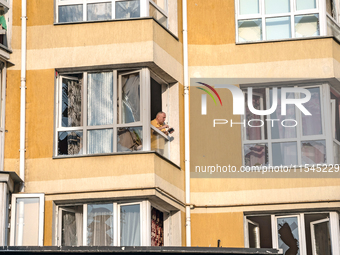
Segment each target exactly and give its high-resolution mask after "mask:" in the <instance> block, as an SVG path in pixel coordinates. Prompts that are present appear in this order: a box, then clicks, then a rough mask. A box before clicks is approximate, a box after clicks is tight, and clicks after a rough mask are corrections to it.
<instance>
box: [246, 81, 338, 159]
mask: <svg viewBox="0 0 340 255" xmlns="http://www.w3.org/2000/svg"><path fill="white" fill-rule="evenodd" d="M294 87H300V88H305V89H308V88H315V87H318V88H319V91H320V106H321V122H322V123H321V127H322V131H323V132H322V134H321V135H310V136H303V135H302V117H301V116H302V113H301V111H300V110H299V109H297V108H296V107H295V118H296V120H297V121H298V125H297V126H296V138H283V139H272V138H271V122H270V121H267V123H265V124H264V125H266V128H267V139H264V138H263V139H261V140H247V139H246V127H243V125H240V126H241V137H242V164H243V165H244V166H245V154H244V146H245V145H247V144H266V145H267V148H268V165H270V166H274V164H273V153H272V144H273V143H287V142H296V143H297V156H298V164H297V165H298V166H301V165H302V151H301V147H302V145H301V143H302V142H304V141H319V140H324V141H325V146H326V162H325V163H322V164H333V163H334V157H333V135H332V134H333V133H332V125H326V123H331V105H330V103H329V104H328V103H327V102H330V85H329V84H327V83H322V84H318V85H310V86H306V85H303V84H302V85H299V86H294ZM259 88H260V87H259ZM261 88H265V93H266V102H264V104H263V105H264V106H265V107H266V105H270V98H269V89H271V88H273V87H268V86H266V87H261ZM245 92H246V91H245V88H244V90H243V93H245ZM295 98H297V94H295ZM245 103H246V102H245ZM246 107H247V106H246ZM278 107H280V106H279V105H278ZM267 108H268V107H266V109H267ZM267 119H270V115H269V116H268V115H267ZM243 121H245V117H244V116H241V123H242V122H243ZM246 124H247V123H246ZM315 165H316V164H315Z"/></svg>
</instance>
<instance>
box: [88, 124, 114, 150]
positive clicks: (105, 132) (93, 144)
mask: <svg viewBox="0 0 340 255" xmlns="http://www.w3.org/2000/svg"><path fill="white" fill-rule="evenodd" d="M112 141H113V129H99V130H89V131H88V142H87V144H88V146H87V153H88V154H95V153H110V152H112V151H113V142H112Z"/></svg>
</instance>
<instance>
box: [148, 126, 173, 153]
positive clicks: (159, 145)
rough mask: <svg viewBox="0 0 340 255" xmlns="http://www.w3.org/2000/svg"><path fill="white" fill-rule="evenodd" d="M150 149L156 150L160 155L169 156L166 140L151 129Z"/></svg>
mask: <svg viewBox="0 0 340 255" xmlns="http://www.w3.org/2000/svg"><path fill="white" fill-rule="evenodd" d="M151 150H152V151H157V152H158V153H159V154H161V155H162V156H164V157H166V158H169V145H168V140H166V139H165V138H164V137H163V136H161V135H160V134H158V133H157V132H156V131H154V130H153V129H151Z"/></svg>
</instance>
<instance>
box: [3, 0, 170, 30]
mask: <svg viewBox="0 0 340 255" xmlns="http://www.w3.org/2000/svg"><path fill="white" fill-rule="evenodd" d="M0 1H4V0H0ZM123 1H131V0H55V6H56V7H55V22H56V23H61V24H63V23H76V22H59V8H58V7H59V6H67V5H82V8H83V19H82V20H80V21H77V22H89V20H88V19H87V4H93V3H111V8H112V9H111V12H112V16H111V19H109V20H125V19H116V17H115V6H116V2H123ZM139 2H140V18H143V17H148V16H149V5H150V4H151V5H152V6H154V7H155V8H156V9H157V10H158V11H159V12H161V13H162V14H163V15H164V16H165V17H166V18H167V26H166V28H168V20H169V17H168V0H165V4H166V8H165V9H163V8H161V7H160V6H158V5H157V4H156V3H155V2H154V1H153V0H139ZM130 19H134V18H130ZM99 21H103V20H99Z"/></svg>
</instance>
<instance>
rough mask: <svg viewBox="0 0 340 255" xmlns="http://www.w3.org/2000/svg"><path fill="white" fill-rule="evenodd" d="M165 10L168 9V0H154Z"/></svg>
mask: <svg viewBox="0 0 340 255" xmlns="http://www.w3.org/2000/svg"><path fill="white" fill-rule="evenodd" d="M153 1H154V2H155V4H157V5H158V6H159V7H160V8H162V9H163V10H164V11H167V9H168V8H167V0H153Z"/></svg>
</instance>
